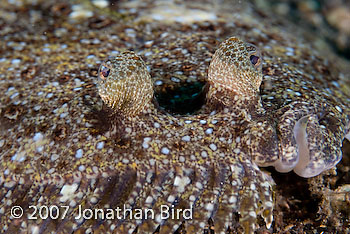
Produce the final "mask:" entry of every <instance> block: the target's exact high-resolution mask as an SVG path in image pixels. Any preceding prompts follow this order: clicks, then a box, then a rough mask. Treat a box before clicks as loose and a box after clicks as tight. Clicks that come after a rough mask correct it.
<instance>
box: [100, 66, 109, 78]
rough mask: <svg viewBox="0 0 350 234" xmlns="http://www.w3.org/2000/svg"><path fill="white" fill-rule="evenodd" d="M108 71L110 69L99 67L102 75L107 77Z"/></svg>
mask: <svg viewBox="0 0 350 234" xmlns="http://www.w3.org/2000/svg"><path fill="white" fill-rule="evenodd" d="M109 71H110V69H109V68H107V67H102V69H101V73H102V75H103V76H104V77H107V76H108V75H109Z"/></svg>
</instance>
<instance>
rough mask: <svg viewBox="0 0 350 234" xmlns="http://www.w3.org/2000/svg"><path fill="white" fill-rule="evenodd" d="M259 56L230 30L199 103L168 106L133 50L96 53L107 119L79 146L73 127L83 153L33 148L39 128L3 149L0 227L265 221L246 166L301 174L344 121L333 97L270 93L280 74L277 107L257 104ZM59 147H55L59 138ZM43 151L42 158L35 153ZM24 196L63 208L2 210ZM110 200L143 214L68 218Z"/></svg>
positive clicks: (261, 193) (345, 126)
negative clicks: (157, 99)
mask: <svg viewBox="0 0 350 234" xmlns="http://www.w3.org/2000/svg"><path fill="white" fill-rule="evenodd" d="M261 64H262V58H261V54H260V52H259V50H258V49H257V48H256V47H255V46H253V45H251V44H248V43H245V42H243V41H241V40H240V39H238V38H230V39H228V40H226V41H225V42H223V44H222V45H221V46H220V47H219V49H218V50H217V52H216V53H215V55H214V57H213V60H212V63H211V64H210V67H209V74H208V85H209V87H208V89H207V103H206V105H205V106H204V107H203V109H202V110H201V111H200V112H199V113H200V114H196V115H190V116H173V115H170V114H168V113H165V112H164V111H162V110H159V109H158V108H157V107H156V105H155V104H154V103H153V102H152V96H153V85H152V80H151V78H150V75H149V73H148V71H147V69H146V66H145V63H144V62H143V61H142V60H141V58H140V57H139V56H137V55H136V54H135V53H133V52H123V53H121V54H119V55H118V56H117V57H115V58H113V59H109V60H107V61H106V62H105V63H103V64H102V65H101V67H100V70H99V73H98V74H99V75H98V76H99V85H98V92H99V94H100V96H101V98H102V99H103V101H104V103H105V104H106V107H107V108H109V109H110V110H113V112H114V114H113V115H111V116H108V119H107V121H106V122H107V123H106V124H109V125H111V126H112V127H111V129H110V130H109V131H107V132H104V133H103V134H104V135H103V136H100V138H99V139H97V140H96V141H95V142H96V146H95V145H90V142H92V141H93V140H94V139H92V138H93V137H91V136H89V137H88V138H87V139H85V138H84V139H83V140H84V143H86V147H85V148H84V152H83V150H82V149H81V148H79V149H77V150H76V151H74V152H73V157H63V156H59V155H57V154H52V155H43V156H40V155H39V156H38V152H39V150H40V147H41V146H43V145H45V146H47V147H49V150H50V149H51V148H50V147H54V146H55V144H53V143H50V141H49V140H48V139H47V138H45V136H44V135H43V134H41V133H38V134H36V135H34V137H33V139H29V140H28V144H27V146H26V147H23V149H21V150H19V151H18V153H16V154H14V155H13V156H6V157H4V158H3V159H2V168H5V169H4V172H3V173H2V174H1V176H0V182H1V184H2V187H1V189H0V197H1V198H2V204H1V208H0V219H1V224H2V225H3V230H5V231H6V232H7V233H16V232H17V233H28V232H31V233H72V232H74V233H75V232H76V233H118V234H120V233H121V234H124V233H157V232H160V233H164V234H165V233H174V232H175V231H178V232H177V233H181V232H183V231H184V230H186V232H187V233H196V234H197V233H198V234H199V233H204V232H205V231H206V230H207V231H209V233H210V232H211V231H212V230H214V231H215V233H220V234H221V233H226V232H229V231H228V230H231V232H232V230H234V232H235V231H236V230H237V227H238V230H242V228H243V229H244V232H245V233H253V232H254V230H255V229H256V227H257V217H258V216H259V215H261V216H262V217H263V218H264V220H265V223H266V226H267V227H268V228H269V227H270V226H271V223H272V220H273V217H272V211H273V206H274V201H273V191H272V186H273V183H274V182H273V180H272V179H271V178H270V176H269V175H267V174H265V173H264V172H262V171H261V170H260V169H259V167H258V166H269V165H272V166H275V168H276V169H277V170H279V171H281V172H285V171H290V170H293V169H294V171H295V172H296V173H298V174H299V175H301V176H304V177H310V176H314V175H317V174H319V173H321V172H322V171H323V170H326V169H327V168H330V167H332V166H334V165H335V164H336V163H337V162H338V161H339V160H340V158H341V151H340V146H341V143H342V140H343V139H344V137H345V135H346V133H348V131H349V123H350V121H349V113H348V112H346V111H347V110H346V108H344V105H343V104H342V105H341V104H338V105H339V106H338V105H337V104H334V103H336V102H334V101H330V100H331V98H330V99H329V100H328V99H326V98H323V99H322V98H320V99H319V100H309V99H306V98H303V97H300V98H298V97H299V96H298V95H294V94H295V92H297V91H295V92H294V91H293V90H291V91H288V90H286V92H287V97H289V96H288V95H290V98H287V99H286V98H284V96H286V95H280V96H278V94H279V93H278V92H283V91H284V89H285V87H290V86H291V84H290V83H291V81H288V80H282V79H280V80H278V77H277V78H276V80H273V85H274V86H275V87H276V90H277V91H278V92H277V94H276V95H275V97H274V98H279V100H282V101H281V102H282V104H281V108H278V109H276V110H273V111H266V110H265V109H264V108H263V107H264V105H266V103H264V102H263V101H261V96H260V91H259V87H260V84H261V82H262V74H261ZM288 82H289V83H288ZM293 85H294V86H293V88H295V89H294V90H300V89H301V88H300V87H299V86H298V85H300V86H302V85H303V84H302V82H300V83H296V84H293ZM316 85H317V84H315V83H311V86H312V87H316ZM309 87H310V86H309ZM292 91H293V92H294V93H293V92H292ZM318 91H319V90H318ZM270 93H273V91H270ZM318 93H319V92H318ZM332 100H333V99H332ZM334 100H335V99H334ZM103 114H106V113H105V112H103ZM55 124H56V122H55ZM85 128H86V126H85V125H84V129H85ZM71 135H72V137H75V135H74V134H71ZM75 140H76V139H74V140H72V142H75ZM101 142H103V143H101ZM100 144H102V146H103V144H105V146H104V147H101V145H100ZM32 145H34V147H33V146H32ZM59 146H60V147H61V146H62V147H61V148H62V152H67V151H64V150H65V149H66V148H67V147H66V146H63V145H59ZM71 147H74V146H72V145H71ZM61 148H60V150H61ZM102 148H103V149H102ZM96 149H98V150H100V149H101V151H97V150H96ZM83 154H84V155H88V156H87V157H83V156H82V155H83ZM74 155H75V157H74ZM26 157H28V158H29V159H28V160H26ZM49 158H53V159H55V160H54V161H52V160H51V161H49ZM23 160H26V161H25V162H26V163H23ZM48 161H49V162H50V163H51V164H45V163H44V162H48ZM49 168H50V169H49ZM26 204H30V205H36V206H38V207H39V206H42V205H51V206H52V205H57V206H58V207H62V206H69V207H70V209H69V210H68V213H67V214H66V216H65V218H64V219H55V220H53V219H40V218H38V219H35V220H33V219H28V218H27V217H23V218H22V219H16V220H15V221H13V220H14V219H11V218H8V217H10V209H11V207H13V206H14V205H23V206H24V205H26ZM162 207H169V208H173V209H174V211H175V213H176V212H177V211H179V209H191V208H192V211H193V216H192V217H191V218H190V219H188V220H184V218H183V217H182V218H181V216H180V217H179V219H178V217H175V219H172V218H164V217H163V218H162V217H161V216H160V214H161V209H162ZM62 208H63V207H62ZM116 208H120V209H122V210H123V209H125V208H131V209H133V210H134V211H135V210H136V209H139V210H143V211H144V210H145V209H146V208H149V209H152V210H153V212H154V218H152V217H148V219H145V217H143V219H142V217H140V215H138V216H137V217H135V216H134V217H132V219H129V218H127V217H122V218H119V217H116V215H117V214H116V213H113V212H112V213H113V214H114V217H111V216H109V218H107V217H106V216H104V217H102V216H101V214H100V215H99V216H98V217H93V218H89V219H84V218H78V217H79V216H78V215H79V212H80V210H84V209H93V210H94V211H96V210H104V211H105V212H107V209H116ZM25 211H26V212H27V213H28V212H30V211H31V210H29V209H28V208H26V210H25ZM61 212H64V209H61ZM61 214H62V213H61ZM110 214H111V213H110ZM105 215H106V213H105ZM238 217H239V218H238ZM237 220H238V223H237ZM22 221H23V223H24V224H23V225H22V224H21V222H22ZM239 226H240V227H241V228H240V227H239Z"/></svg>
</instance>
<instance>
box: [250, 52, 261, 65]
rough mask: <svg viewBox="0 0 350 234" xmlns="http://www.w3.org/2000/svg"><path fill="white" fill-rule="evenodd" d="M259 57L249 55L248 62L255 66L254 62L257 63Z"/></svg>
mask: <svg viewBox="0 0 350 234" xmlns="http://www.w3.org/2000/svg"><path fill="white" fill-rule="evenodd" d="M259 59H260V58H259V57H258V56H255V55H251V56H250V62H251V63H252V64H253V65H254V66H255V65H256V64H258V63H259Z"/></svg>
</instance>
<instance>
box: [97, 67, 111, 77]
mask: <svg viewBox="0 0 350 234" xmlns="http://www.w3.org/2000/svg"><path fill="white" fill-rule="evenodd" d="M110 71H111V69H109V68H108V67H106V66H105V65H101V66H100V69H99V72H98V74H99V76H100V78H101V79H102V80H105V79H106V78H107V77H108V76H109V72H110Z"/></svg>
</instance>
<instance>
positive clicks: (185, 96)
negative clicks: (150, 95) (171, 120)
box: [155, 82, 205, 115]
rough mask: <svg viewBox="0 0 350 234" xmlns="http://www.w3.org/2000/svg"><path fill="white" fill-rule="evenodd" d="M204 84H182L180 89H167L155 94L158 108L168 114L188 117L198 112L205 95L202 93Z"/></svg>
mask: <svg viewBox="0 0 350 234" xmlns="http://www.w3.org/2000/svg"><path fill="white" fill-rule="evenodd" d="M204 85H205V83H203V82H194V83H190V84H183V85H181V86H180V87H175V88H173V87H167V88H165V89H162V91H156V92H155V98H156V100H157V102H158V105H159V107H160V108H161V109H162V110H164V111H166V112H168V113H170V114H175V115H176V114H178V115H189V114H193V113H195V112H196V111H198V110H199V109H200V108H201V107H202V106H203V105H204V102H205V93H204V92H203V91H202V90H203V86H204Z"/></svg>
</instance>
